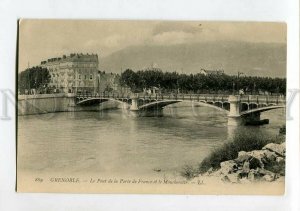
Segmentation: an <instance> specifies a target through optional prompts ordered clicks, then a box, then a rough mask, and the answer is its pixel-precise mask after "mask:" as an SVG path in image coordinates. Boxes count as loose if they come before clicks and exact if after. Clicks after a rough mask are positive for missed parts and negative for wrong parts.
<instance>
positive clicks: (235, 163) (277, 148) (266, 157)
mask: <svg viewBox="0 0 300 211" xmlns="http://www.w3.org/2000/svg"><path fill="white" fill-rule="evenodd" d="M220 166H221V168H220V169H218V170H213V169H212V168H211V169H209V170H208V171H207V172H206V173H204V174H203V175H202V177H203V176H205V177H216V178H219V179H220V180H221V181H224V182H229V183H249V182H258V181H267V182H273V181H281V180H284V176H285V142H284V143H281V144H276V143H269V144H267V145H265V146H264V147H263V148H262V149H261V150H253V151H249V152H245V151H240V152H239V153H238V156H237V157H236V158H235V159H232V160H228V161H224V162H221V163H220Z"/></svg>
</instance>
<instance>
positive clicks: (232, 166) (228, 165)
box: [220, 160, 238, 175]
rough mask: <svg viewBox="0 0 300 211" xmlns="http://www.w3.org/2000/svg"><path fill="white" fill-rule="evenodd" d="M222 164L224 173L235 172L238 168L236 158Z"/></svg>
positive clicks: (221, 170)
mask: <svg viewBox="0 0 300 211" xmlns="http://www.w3.org/2000/svg"><path fill="white" fill-rule="evenodd" d="M220 165H221V169H220V172H221V173H222V174H224V175H227V174H231V173H234V172H236V171H237V170H238V165H237V163H236V162H235V161H234V160H228V161H224V162H222V163H221V164H220Z"/></svg>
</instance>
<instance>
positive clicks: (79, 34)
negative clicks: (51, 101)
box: [19, 19, 286, 71]
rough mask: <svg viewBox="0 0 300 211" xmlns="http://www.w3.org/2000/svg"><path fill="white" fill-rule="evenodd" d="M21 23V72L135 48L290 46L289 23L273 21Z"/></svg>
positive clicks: (33, 21)
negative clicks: (73, 56) (57, 60)
mask: <svg viewBox="0 0 300 211" xmlns="http://www.w3.org/2000/svg"><path fill="white" fill-rule="evenodd" d="M19 24H20V25H19V71H23V70H25V69H26V68H27V67H28V66H30V67H31V66H36V65H38V64H40V62H41V61H42V60H46V59H48V58H52V57H61V56H62V55H63V54H70V53H97V54H98V56H99V57H100V58H101V57H105V56H108V55H110V54H111V53H113V52H116V51H118V50H121V49H123V48H126V47H129V46H139V45H160V46H166V45H174V44H184V43H195V42H208V41H210V42H214V41H246V42H264V43H286V24H284V23H271V22H268V23H266V22H204V21H189V22H183V21H117V20H114V21H112V20H106V21H104V20H101V21H100V20H29V19H23V20H21V21H20V23H19ZM100 65H101V64H100Z"/></svg>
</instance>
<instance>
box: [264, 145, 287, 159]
mask: <svg viewBox="0 0 300 211" xmlns="http://www.w3.org/2000/svg"><path fill="white" fill-rule="evenodd" d="M263 149H265V150H269V151H271V152H275V153H276V154H277V155H279V156H282V157H285V143H282V144H274V143H270V144H267V145H266V146H264V147H263Z"/></svg>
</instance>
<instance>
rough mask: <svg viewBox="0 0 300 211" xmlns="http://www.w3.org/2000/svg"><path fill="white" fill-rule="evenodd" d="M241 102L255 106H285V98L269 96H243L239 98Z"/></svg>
mask: <svg viewBox="0 0 300 211" xmlns="http://www.w3.org/2000/svg"><path fill="white" fill-rule="evenodd" d="M241 102H246V103H256V104H267V105H268V104H276V105H278V104H285V102H286V100H285V96H280V95H278V96H270V95H245V96H241Z"/></svg>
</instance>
